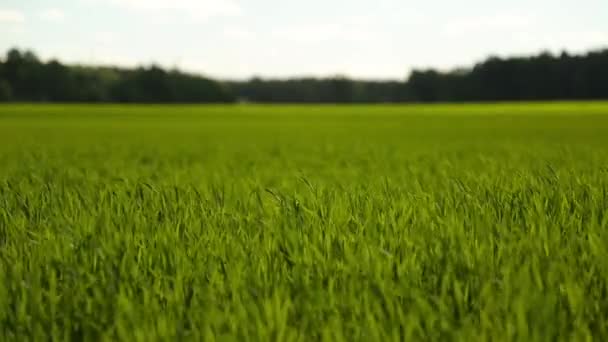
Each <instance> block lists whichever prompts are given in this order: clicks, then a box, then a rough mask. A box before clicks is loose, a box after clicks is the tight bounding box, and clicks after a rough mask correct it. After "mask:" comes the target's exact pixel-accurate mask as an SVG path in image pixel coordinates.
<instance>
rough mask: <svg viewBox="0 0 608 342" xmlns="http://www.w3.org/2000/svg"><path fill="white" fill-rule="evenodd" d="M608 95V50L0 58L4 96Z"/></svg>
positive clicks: (164, 99)
mask: <svg viewBox="0 0 608 342" xmlns="http://www.w3.org/2000/svg"><path fill="white" fill-rule="evenodd" d="M589 99H608V50H600V51H593V52H589V53H587V54H583V55H570V54H568V53H565V52H564V53H562V54H560V55H552V54H549V53H542V54H540V55H536V56H530V57H516V58H498V57H491V58H488V59H486V60H485V61H483V62H480V63H478V64H476V65H474V66H473V67H471V68H466V69H457V70H452V71H448V72H441V71H437V70H432V69H431V70H414V71H413V72H412V73H411V75H410V76H409V78H407V79H405V80H402V81H362V80H352V79H348V78H346V77H330V78H294V79H284V80H278V79H262V78H252V79H250V80H247V81H218V80H213V79H210V78H206V77H202V76H199V75H193V74H188V73H183V72H180V71H178V70H165V69H163V68H160V67H158V66H149V67H139V68H135V69H126V68H116V67H84V66H68V65H64V64H62V63H60V62H58V61H56V60H52V61H49V62H43V61H41V60H40V59H39V58H38V57H37V56H36V55H35V54H34V53H32V52H30V51H19V50H16V49H13V50H10V51H9V52H8V53H7V55H6V57H5V58H4V59H2V60H0V101H27V102H119V103H231V102H237V101H248V102H259V103H401V102H467V101H534V100H589Z"/></svg>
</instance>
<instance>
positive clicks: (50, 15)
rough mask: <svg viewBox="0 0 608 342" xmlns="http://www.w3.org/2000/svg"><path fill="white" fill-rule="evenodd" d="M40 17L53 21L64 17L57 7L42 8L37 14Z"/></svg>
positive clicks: (59, 20)
mask: <svg viewBox="0 0 608 342" xmlns="http://www.w3.org/2000/svg"><path fill="white" fill-rule="evenodd" d="M38 16H39V17H40V19H42V20H45V21H50V22H53V23H58V22H62V21H63V20H64V19H65V13H64V12H63V11H62V10H60V9H57V8H51V9H47V10H44V11H42V12H40V13H39V15H38Z"/></svg>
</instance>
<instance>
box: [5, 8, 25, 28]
mask: <svg viewBox="0 0 608 342" xmlns="http://www.w3.org/2000/svg"><path fill="white" fill-rule="evenodd" d="M24 21H25V16H24V15H23V13H21V12H20V11H17V10H11V9H0V24H5V23H6V24H20V23H23V22H24Z"/></svg>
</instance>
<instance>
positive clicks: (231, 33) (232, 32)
mask: <svg viewBox="0 0 608 342" xmlns="http://www.w3.org/2000/svg"><path fill="white" fill-rule="evenodd" d="M224 36H226V37H227V38H230V39H235V40H252V39H254V38H255V34H254V33H253V32H251V31H249V30H246V29H244V28H242V27H236V26H234V27H227V28H225V29H224Z"/></svg>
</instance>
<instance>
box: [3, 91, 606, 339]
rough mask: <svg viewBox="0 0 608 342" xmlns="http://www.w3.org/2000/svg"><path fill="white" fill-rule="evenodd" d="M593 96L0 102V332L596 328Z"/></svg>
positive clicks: (382, 332) (412, 333)
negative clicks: (556, 99) (451, 100)
mask: <svg viewBox="0 0 608 342" xmlns="http://www.w3.org/2000/svg"><path fill="white" fill-rule="evenodd" d="M607 132H608V104H605V103H579V104H576V103H557V104H537V105H531V104H509V105H507V104H504V105H469V106H465V105H460V106H410V107H399V106H370V107H349V106H326V107H306V106H302V107H299V106H233V107H193V106H181V107H180V106H175V107H171V106H157V107H154V106H148V107H138V106H28V105H13V106H2V107H0V340H3V341H10V340H14V341H24V340H46V339H53V340H107V341H115V340H124V341H154V340H172V339H177V340H208V341H212V340H222V341H225V340H234V341H247V340H252V341H306V340H327V341H353V340H361V341H392V340H393V341H400V340H404V339H405V340H463V341H470V340H492V341H495V340H543V341H546V340H551V341H553V340H606V339H608V324H607V322H608V212H607V210H608V133H607Z"/></svg>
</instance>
